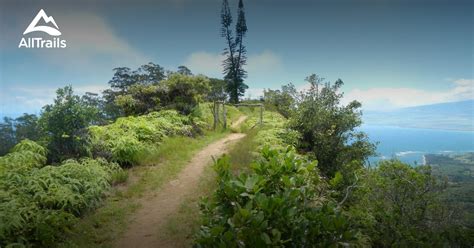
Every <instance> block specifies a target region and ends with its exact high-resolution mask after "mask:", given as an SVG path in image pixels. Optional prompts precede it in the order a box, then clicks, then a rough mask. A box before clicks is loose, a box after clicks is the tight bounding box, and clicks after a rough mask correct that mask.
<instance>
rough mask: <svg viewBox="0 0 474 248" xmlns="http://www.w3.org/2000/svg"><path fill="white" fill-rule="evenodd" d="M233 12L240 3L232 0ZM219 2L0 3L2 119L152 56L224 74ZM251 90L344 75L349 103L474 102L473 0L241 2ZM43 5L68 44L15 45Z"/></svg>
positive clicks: (169, 65)
mask: <svg viewBox="0 0 474 248" xmlns="http://www.w3.org/2000/svg"><path fill="white" fill-rule="evenodd" d="M229 2H230V4H231V11H232V13H234V20H235V19H236V16H235V14H236V5H237V2H238V1H237V0H229ZM221 3H222V1H221V0H199V1H198V0H194V1H193V0H158V1H151V0H150V1H144V0H138V1H134V0H114V1H113V0H103V1H89V0H88V1H80V0H75V1H72V0H61V1H58V0H54V1H45V0H29V1H26V0H0V116H5V115H7V116H17V115H18V114H21V113H23V112H28V113H36V114H39V113H40V111H41V107H42V106H44V105H45V104H48V103H51V102H52V101H53V98H54V96H55V90H56V89H57V88H59V87H63V86H65V85H67V84H71V85H72V86H73V88H74V89H75V92H76V93H78V94H83V93H85V92H101V91H102V90H104V89H106V88H107V87H108V81H109V80H110V79H111V78H112V75H113V71H112V69H113V68H115V67H123V66H125V67H130V68H131V69H136V68H137V67H138V66H140V65H142V64H145V63H148V62H154V63H157V64H160V65H161V66H163V67H165V68H166V69H169V70H176V68H177V67H178V66H179V65H186V66H187V67H189V68H190V69H191V70H192V71H193V72H194V73H195V74H197V73H202V74H205V75H207V76H210V77H218V78H222V67H221V61H222V55H221V53H222V50H223V48H224V47H225V41H224V39H223V38H221V37H220V19H219V18H220V8H221ZM244 4H245V9H246V19H247V26H248V30H249V31H248V33H247V37H246V38H245V44H246V46H247V50H248V64H247V65H246V67H245V69H246V70H247V71H248V78H247V79H246V81H245V82H246V83H247V84H248V85H249V87H250V88H249V90H248V91H247V95H246V96H247V97H253V98H256V97H258V96H260V95H261V94H262V91H263V89H267V88H272V89H276V88H280V86H281V85H283V84H287V83H290V82H292V83H293V84H295V85H296V86H297V87H298V88H299V89H305V87H307V84H306V83H305V81H304V79H305V78H306V76H308V75H310V74H312V73H316V74H318V75H320V76H322V77H324V78H326V79H327V80H328V81H331V82H334V81H335V80H337V79H338V78H340V79H342V80H343V81H344V83H345V84H344V87H343V91H344V94H345V97H344V101H345V102H348V101H350V100H353V99H357V100H359V101H361V102H362V103H363V108H364V109H368V110H388V109H393V108H400V107H407V106H417V105H424V104H431V103H441V102H450V101H459V100H466V99H474V91H473V88H474V75H473V74H474V72H473V70H474V69H473V68H474V52H473V50H474V14H473V12H474V2H473V1H470V0H430V1H428V0H331V1H330V0H315V1H309V0H308V1H305V0H286V1H285V0H244ZM40 9H44V11H45V12H46V14H47V15H48V16H52V17H53V18H54V20H55V22H56V23H57V25H58V27H59V30H60V32H61V33H62V34H61V36H59V38H61V39H65V40H66V41H67V48H63V49H61V48H51V49H47V48H42V49H39V48H18V45H19V42H20V40H21V38H22V37H38V36H41V37H45V38H48V35H42V34H36V33H40V32H34V33H30V34H26V35H23V32H24V31H25V29H26V28H27V26H28V25H29V24H30V22H31V21H32V20H33V18H34V17H35V16H36V14H37V13H38V11H39V10H40Z"/></svg>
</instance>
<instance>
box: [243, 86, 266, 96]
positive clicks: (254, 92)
mask: <svg viewBox="0 0 474 248" xmlns="http://www.w3.org/2000/svg"><path fill="white" fill-rule="evenodd" d="M263 90H264V89H263V88H249V89H247V90H246V91H245V98H251V99H258V98H260V97H261V96H263Z"/></svg>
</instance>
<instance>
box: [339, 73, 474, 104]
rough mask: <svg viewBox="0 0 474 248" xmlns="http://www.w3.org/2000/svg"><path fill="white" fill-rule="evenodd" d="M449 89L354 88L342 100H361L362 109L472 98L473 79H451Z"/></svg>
mask: <svg viewBox="0 0 474 248" xmlns="http://www.w3.org/2000/svg"><path fill="white" fill-rule="evenodd" d="M451 84H452V87H451V89H449V90H443V91H442V90H438V91H428V90H421V89H415V88H395V87H385V88H371V89H367V90H361V89H354V90H351V91H349V92H348V93H346V94H345V95H344V102H345V103H347V102H349V101H352V100H358V101H360V102H362V106H363V107H364V109H371V110H388V109H393V108H403V107H411V106H417V105H425V104H434V103H441V102H450V101H461V100H467V99H474V79H457V80H452V82H451Z"/></svg>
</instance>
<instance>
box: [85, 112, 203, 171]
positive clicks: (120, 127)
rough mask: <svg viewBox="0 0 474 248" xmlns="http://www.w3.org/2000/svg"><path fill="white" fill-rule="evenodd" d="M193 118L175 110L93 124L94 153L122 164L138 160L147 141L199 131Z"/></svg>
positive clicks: (190, 134)
mask: <svg viewBox="0 0 474 248" xmlns="http://www.w3.org/2000/svg"><path fill="white" fill-rule="evenodd" d="M196 128H200V127H199V126H198V127H196V126H195V125H193V121H192V119H191V117H189V116H184V115H180V114H178V112H176V111H174V110H165V111H160V112H153V113H150V114H148V115H143V116H138V117H134V116H129V117H122V118H119V119H117V121H116V122H114V123H112V124H110V125H106V126H91V127H89V130H90V132H91V143H92V147H93V152H94V154H95V155H96V156H98V157H105V158H107V159H110V160H112V161H115V162H119V163H120V164H122V165H133V164H136V163H138V162H139V160H140V156H141V155H142V154H143V153H144V152H146V151H147V144H157V143H159V142H161V141H162V140H163V139H164V138H166V137H169V136H175V135H183V136H192V135H194V133H195V132H196Z"/></svg>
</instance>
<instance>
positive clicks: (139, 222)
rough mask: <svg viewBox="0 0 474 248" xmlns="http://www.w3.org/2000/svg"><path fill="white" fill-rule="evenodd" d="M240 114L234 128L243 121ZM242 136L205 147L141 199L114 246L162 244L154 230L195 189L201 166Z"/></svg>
mask: <svg viewBox="0 0 474 248" xmlns="http://www.w3.org/2000/svg"><path fill="white" fill-rule="evenodd" d="M245 119H246V116H242V117H240V118H239V119H238V120H237V121H235V122H234V123H233V125H232V126H233V127H236V126H238V125H240V124H241V123H242V122H243V121H245ZM243 137H245V134H243V133H232V134H229V135H228V136H226V137H225V138H222V139H220V140H218V141H216V142H214V143H212V144H210V145H208V146H206V147H205V148H204V149H203V150H201V151H200V152H198V153H197V154H195V155H194V156H193V158H192V159H191V161H190V162H189V163H188V164H187V165H186V166H185V168H184V169H183V170H182V171H181V172H180V173H179V174H178V176H177V178H176V179H175V180H172V181H170V182H168V183H166V184H165V185H163V188H161V189H160V190H159V191H158V192H157V193H156V194H155V195H153V196H152V197H145V198H143V199H141V200H140V203H141V206H142V207H141V208H140V209H139V210H138V211H137V212H136V213H135V214H134V215H133V217H132V222H131V223H130V224H129V226H128V227H127V231H126V232H125V234H124V235H123V236H122V237H121V238H120V239H119V240H118V241H117V243H116V245H115V247H119V248H122V247H124V248H125V247H127V248H128V247H164V246H166V244H163V243H162V241H161V240H160V239H159V237H158V236H159V235H157V233H158V232H159V231H160V230H163V229H162V228H163V226H164V225H165V224H166V223H167V221H168V219H169V218H170V217H171V216H172V214H173V213H174V212H175V211H176V210H177V209H178V208H179V206H180V204H181V202H182V201H183V200H184V199H185V197H186V195H187V194H189V193H190V192H192V191H193V189H195V187H197V186H198V184H199V179H200V177H201V175H202V173H203V171H204V168H205V167H206V166H208V165H210V164H211V162H212V157H219V156H221V155H222V154H224V153H225V152H226V151H228V149H229V147H230V145H231V144H233V143H235V142H236V141H238V140H240V139H241V138H243Z"/></svg>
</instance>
